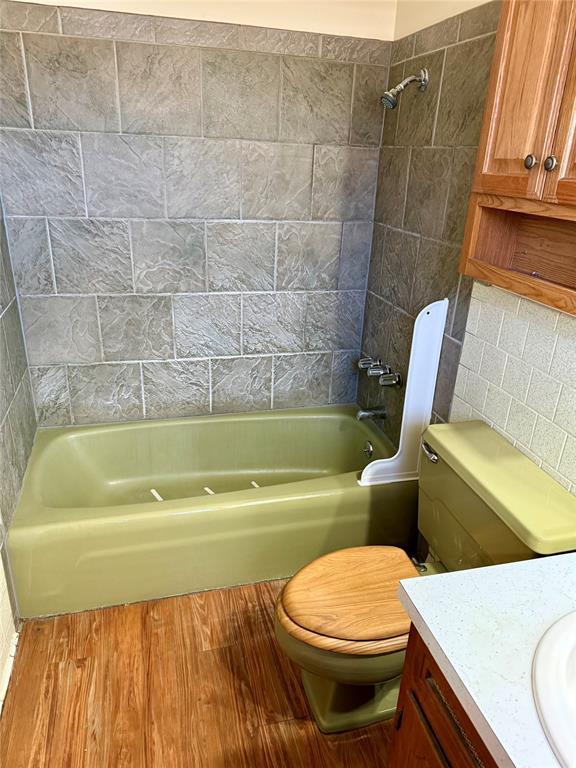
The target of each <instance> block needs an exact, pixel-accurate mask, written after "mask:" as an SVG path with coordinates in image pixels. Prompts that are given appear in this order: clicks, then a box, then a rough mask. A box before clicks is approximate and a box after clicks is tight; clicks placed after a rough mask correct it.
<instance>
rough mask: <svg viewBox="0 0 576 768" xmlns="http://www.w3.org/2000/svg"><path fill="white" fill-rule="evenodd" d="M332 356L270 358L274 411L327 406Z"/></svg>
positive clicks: (281, 356)
mask: <svg viewBox="0 0 576 768" xmlns="http://www.w3.org/2000/svg"><path fill="white" fill-rule="evenodd" d="M331 365H332V355H331V354H330V353H323V354H315V355H314V354H313V355H278V357H275V358H274V408H297V407H300V406H302V407H304V406H305V407H312V406H314V405H327V404H328V403H329V402H330V374H331Z"/></svg>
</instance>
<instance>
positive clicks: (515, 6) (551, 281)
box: [460, 0, 576, 314]
mask: <svg viewBox="0 0 576 768" xmlns="http://www.w3.org/2000/svg"><path fill="white" fill-rule="evenodd" d="M460 271H461V272H463V273H464V274H466V275H469V276H470V277H474V278H477V279H480V280H484V281H486V282H489V283H492V284H493V285H497V286H499V287H501V288H504V289H505V290H508V291H511V292H514V293H518V294H520V295H522V296H526V297H527V298H530V299H533V300H534V301H539V302H541V303H544V304H548V305H550V306H553V307H555V308H556V309H560V310H562V311H563V312H568V313H571V314H576V0H542V1H541V0H504V2H503V6H502V15H501V19H500V24H499V27H498V33H497V42H496V50H495V55H494V62H493V65H492V73H491V78H490V84H489V88H488V95H487V99H486V107H485V112H484V122H483V127H482V134H481V138H480V146H479V149H478V158H477V163H476V171H475V175H474V181H473V184H472V195H471V197H470V203H469V208H468V218H467V222H466V231H465V235H464V243H463V248H462V257H461V262H460Z"/></svg>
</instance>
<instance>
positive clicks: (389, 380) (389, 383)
mask: <svg viewBox="0 0 576 768" xmlns="http://www.w3.org/2000/svg"><path fill="white" fill-rule="evenodd" d="M368 375H370V374H368ZM378 384H380V386H381V387H401V386H402V384H403V380H402V374H401V373H398V372H397V371H393V370H391V369H388V370H387V371H386V372H385V373H383V374H382V375H381V376H380V378H379V379H378Z"/></svg>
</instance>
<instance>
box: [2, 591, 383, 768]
mask: <svg viewBox="0 0 576 768" xmlns="http://www.w3.org/2000/svg"><path fill="white" fill-rule="evenodd" d="M282 584H283V582H279V581H276V582H264V583H261V584H251V585H249V586H245V587H236V588H233V589H225V590H217V591H214V592H204V593H200V594H195V595H186V596H183V597H176V598H168V599H165V600H155V601H151V602H147V603H140V604H137V605H129V606H122V607H117V608H107V609H104V610H99V611H87V612H86V613H79V614H73V615H67V616H61V617H57V618H54V619H45V620H36V621H29V622H26V623H25V624H24V628H23V631H22V634H21V638H20V643H19V646H18V653H17V656H16V661H15V665H14V671H13V674H12V678H11V681H10V686H9V689H8V694H7V698H6V702H5V705H4V711H3V714H2V719H1V721H0V764H1V765H2V766H4V767H5V768H32V767H33V768H64V767H65V768H87V767H88V766H89V767H90V768H128V767H130V768H196V766H201V768H221V767H222V768H224V767H225V768H260V767H261V766H262V767H263V768H268V767H270V768H340V766H341V767H342V768H364V766H371V767H372V766H378V768H383V767H384V766H385V765H386V762H387V760H386V756H387V752H388V745H389V740H390V735H391V731H390V724H389V723H387V724H381V725H376V726H372V727H371V728H366V729H363V730H358V731H354V732H351V733H347V734H337V735H332V736H325V735H323V734H321V733H320V732H319V731H318V730H317V729H316V727H315V725H314V723H313V722H312V720H311V718H310V715H309V713H308V709H307V706H306V701H305V699H304V695H303V692H302V689H301V686H300V680H299V676H298V673H297V671H296V670H295V668H294V667H293V666H292V665H291V664H290V662H289V661H288V660H287V659H286V657H285V656H284V654H282V652H281V651H280V650H279V649H278V648H277V647H276V644H275V640H274V632H273V608H274V601H275V599H276V596H277V594H278V592H279V590H280V588H281V587H282Z"/></svg>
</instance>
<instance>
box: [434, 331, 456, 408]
mask: <svg viewBox="0 0 576 768" xmlns="http://www.w3.org/2000/svg"><path fill="white" fill-rule="evenodd" d="M461 349H462V345H461V344H459V343H458V342H457V341H454V339H451V338H450V337H449V336H444V340H443V342H442V351H441V353H440V364H439V367H438V378H437V380H436V391H435V393H434V404H433V406H432V408H433V410H434V412H435V413H437V414H438V416H440V418H441V419H443V421H448V418H449V416H450V406H451V405H452V396H453V394H454V385H455V384H456V374H457V372H458V361H459V360H460V352H461Z"/></svg>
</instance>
